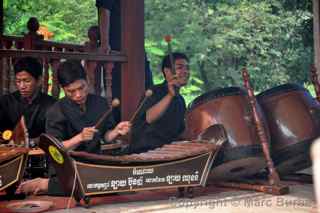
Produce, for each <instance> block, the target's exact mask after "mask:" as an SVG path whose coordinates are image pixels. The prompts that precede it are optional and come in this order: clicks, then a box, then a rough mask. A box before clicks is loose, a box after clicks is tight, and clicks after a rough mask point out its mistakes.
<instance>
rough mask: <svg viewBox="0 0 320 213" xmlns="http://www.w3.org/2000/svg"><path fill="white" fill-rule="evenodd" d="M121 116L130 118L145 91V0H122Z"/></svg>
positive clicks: (125, 118)
mask: <svg viewBox="0 0 320 213" xmlns="http://www.w3.org/2000/svg"><path fill="white" fill-rule="evenodd" d="M121 18H122V23H121V32H122V33H121V35H122V36H121V41H122V42H121V50H122V52H124V54H126V55H127V58H128V61H127V63H123V64H122V68H121V117H122V120H128V119H130V116H131V115H132V114H133V113H134V111H135V110H136V108H137V106H138V104H139V100H140V98H141V96H142V95H143V93H144V89H145V88H144V81H145V80H144V78H145V74H144V73H145V71H144V69H145V68H144V0H134V1H133V0H121Z"/></svg>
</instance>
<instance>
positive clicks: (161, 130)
mask: <svg viewBox="0 0 320 213" xmlns="http://www.w3.org/2000/svg"><path fill="white" fill-rule="evenodd" d="M172 57H173V61H174V63H173V64H174V66H175V72H176V73H175V74H174V73H172V69H171V61H170V55H167V56H165V58H164V59H163V61H162V72H163V75H164V78H165V81H164V82H163V83H162V84H160V85H156V86H154V87H152V88H151V89H152V90H153V95H152V96H151V97H149V98H148V99H147V101H146V102H145V104H144V105H143V107H142V109H141V111H140V112H139V115H138V117H137V119H136V120H135V121H134V122H133V124H132V125H133V126H132V138H131V139H132V140H131V143H130V145H129V148H128V149H129V152H130V153H140V152H145V151H147V150H150V149H155V148H157V147H160V146H162V145H164V144H168V143H171V142H172V141H174V140H178V139H179V135H180V134H181V133H182V132H183V130H184V128H185V124H184V114H185V111H186V106H185V101H184V98H183V97H182V96H181V95H180V93H179V90H180V88H181V87H183V86H185V85H186V84H187V83H188V80H189V65H188V62H189V59H188V58H187V56H186V55H185V54H183V53H177V52H176V53H173V54H172Z"/></svg>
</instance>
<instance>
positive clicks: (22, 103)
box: [0, 57, 55, 141]
mask: <svg viewBox="0 0 320 213" xmlns="http://www.w3.org/2000/svg"><path fill="white" fill-rule="evenodd" d="M14 71H15V83H16V88H17V91H15V92H13V93H10V94H7V95H3V96H1V97H0V121H1V122H0V131H1V132H2V131H4V130H7V129H9V130H13V129H14V128H15V126H16V125H17V123H18V122H19V120H20V118H21V116H24V118H25V123H26V127H27V130H28V133H29V137H30V138H37V137H39V136H40V134H41V133H44V132H45V114H46V112H47V109H48V108H49V107H50V106H51V105H52V104H53V103H54V102H55V99H54V98H53V97H51V96H49V95H47V94H44V93H42V92H41V88H40V85H41V75H42V66H41V64H40V63H39V62H38V61H37V59H35V58H31V57H26V58H21V59H20V60H19V61H18V62H17V63H16V64H15V66H14ZM0 141H1V139H0Z"/></svg>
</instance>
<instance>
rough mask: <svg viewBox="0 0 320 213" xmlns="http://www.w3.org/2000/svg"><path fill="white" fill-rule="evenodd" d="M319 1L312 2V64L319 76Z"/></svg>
mask: <svg viewBox="0 0 320 213" xmlns="http://www.w3.org/2000/svg"><path fill="white" fill-rule="evenodd" d="M319 6H320V5H319V0H313V38H314V39H313V40H314V64H315V66H316V68H317V72H318V74H319V71H320V26H319V20H320V18H319V17H320V8H319Z"/></svg>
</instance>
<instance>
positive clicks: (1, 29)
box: [0, 0, 4, 35]
mask: <svg viewBox="0 0 320 213" xmlns="http://www.w3.org/2000/svg"><path fill="white" fill-rule="evenodd" d="M0 4H1V5H0V35H2V34H3V32H4V24H3V0H0Z"/></svg>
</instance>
